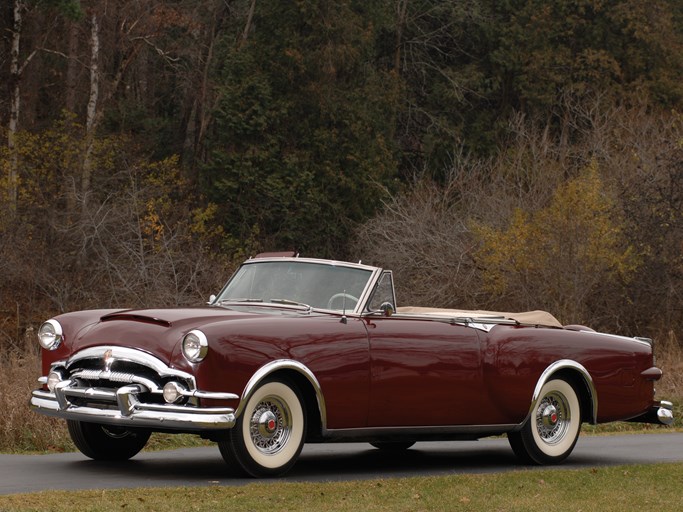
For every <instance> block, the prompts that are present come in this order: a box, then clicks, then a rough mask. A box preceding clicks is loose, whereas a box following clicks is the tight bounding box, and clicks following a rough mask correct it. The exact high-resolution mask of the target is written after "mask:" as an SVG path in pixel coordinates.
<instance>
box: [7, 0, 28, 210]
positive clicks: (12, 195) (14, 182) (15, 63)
mask: <svg viewBox="0 0 683 512" xmlns="http://www.w3.org/2000/svg"><path fill="white" fill-rule="evenodd" d="M23 10H24V3H23V2H22V1H21V0H15V2H14V20H13V21H14V26H13V28H12V48H11V50H10V55H11V62H10V115H9V126H8V130H7V148H8V149H9V159H10V160H9V169H8V176H7V182H8V183H7V204H8V207H9V214H10V216H12V217H13V216H14V214H15V213H16V211H17V193H18V186H19V158H18V155H17V151H16V135H17V128H18V125H19V111H20V109H21V73H20V67H19V49H20V43H21V25H22V23H23V12H22V11H23Z"/></svg>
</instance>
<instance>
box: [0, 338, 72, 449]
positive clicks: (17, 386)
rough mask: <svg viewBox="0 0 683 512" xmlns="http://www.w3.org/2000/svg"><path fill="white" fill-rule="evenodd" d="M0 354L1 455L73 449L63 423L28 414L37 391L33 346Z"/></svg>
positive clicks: (37, 362) (37, 367) (37, 370)
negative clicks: (30, 402)
mask: <svg viewBox="0 0 683 512" xmlns="http://www.w3.org/2000/svg"><path fill="white" fill-rule="evenodd" d="M24 345H25V346H23V347H22V348H21V350H16V349H15V350H9V351H4V352H2V353H0V375H2V379H0V411H2V414H0V451H3V452H10V453H12V452H25V451H65V450H72V449H73V445H72V444H71V441H70V439H69V435H68V433H67V431H66V424H65V423H64V422H63V421H60V420H57V419H54V418H48V417H47V416H43V415H41V414H35V413H33V412H31V411H30V407H29V398H30V396H31V391H32V390H34V389H36V388H37V387H38V380H37V379H38V377H39V376H40V375H41V371H40V353H39V352H38V349H37V348H36V347H35V343H33V344H29V343H26V344H24Z"/></svg>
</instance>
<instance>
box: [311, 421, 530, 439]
mask: <svg viewBox="0 0 683 512" xmlns="http://www.w3.org/2000/svg"><path fill="white" fill-rule="evenodd" d="M516 428H517V425H515V424H499V425H442V426H414V427H362V428H344V429H329V430H324V431H323V437H324V438H325V439H326V440H332V441H350V440H367V439H378V440H386V439H387V438H395V439H411V438H412V439H414V440H420V439H423V440H448V439H456V438H458V437H467V438H472V439H474V438H478V437H486V436H492V435H500V434H504V433H506V432H510V431H512V430H515V429H516Z"/></svg>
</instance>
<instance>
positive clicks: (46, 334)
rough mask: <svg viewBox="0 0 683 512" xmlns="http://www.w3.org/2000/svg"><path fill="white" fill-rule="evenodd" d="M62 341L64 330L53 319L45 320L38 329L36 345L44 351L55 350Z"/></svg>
mask: <svg viewBox="0 0 683 512" xmlns="http://www.w3.org/2000/svg"><path fill="white" fill-rule="evenodd" d="M63 340H64V329H62V325H61V324H60V323H59V322H58V321H57V320H55V319H54V318H51V319H50V320H46V321H45V322H43V323H42V324H41V325H40V327H39V328H38V343H39V344H40V346H41V347H43V348H44V349H45V350H56V349H57V348H59V346H60V345H61V344H62V341H63Z"/></svg>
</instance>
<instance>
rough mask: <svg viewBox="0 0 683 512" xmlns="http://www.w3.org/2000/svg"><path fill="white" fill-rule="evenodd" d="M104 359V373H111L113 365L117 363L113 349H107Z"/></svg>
mask: <svg viewBox="0 0 683 512" xmlns="http://www.w3.org/2000/svg"><path fill="white" fill-rule="evenodd" d="M102 359H103V361H104V371H105V372H110V371H111V365H112V364H114V361H115V359H114V353H113V351H112V349H107V350H106V351H105V352H104V355H103V356H102Z"/></svg>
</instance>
